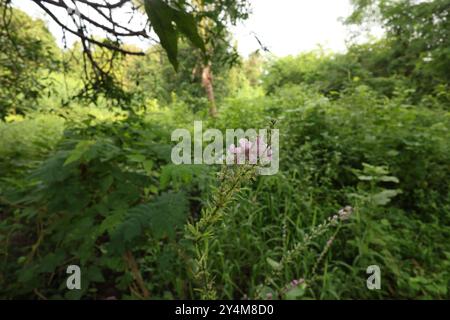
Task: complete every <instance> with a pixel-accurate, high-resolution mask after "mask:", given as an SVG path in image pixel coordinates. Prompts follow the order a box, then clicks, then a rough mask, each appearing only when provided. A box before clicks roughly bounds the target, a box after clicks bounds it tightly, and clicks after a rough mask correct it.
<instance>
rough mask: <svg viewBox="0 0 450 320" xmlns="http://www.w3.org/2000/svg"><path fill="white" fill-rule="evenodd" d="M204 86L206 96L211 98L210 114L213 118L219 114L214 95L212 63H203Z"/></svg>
mask: <svg viewBox="0 0 450 320" xmlns="http://www.w3.org/2000/svg"><path fill="white" fill-rule="evenodd" d="M202 86H203V88H204V89H205V91H206V96H207V97H208V100H209V115H210V116H211V117H213V118H215V117H216V116H217V107H216V99H215V97H214V86H213V76H212V71H211V64H210V63H208V64H206V65H203V68H202Z"/></svg>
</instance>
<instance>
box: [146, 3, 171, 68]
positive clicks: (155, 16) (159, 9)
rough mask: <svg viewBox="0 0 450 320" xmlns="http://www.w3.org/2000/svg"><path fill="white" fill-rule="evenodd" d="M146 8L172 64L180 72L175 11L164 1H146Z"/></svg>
mask: <svg viewBox="0 0 450 320" xmlns="http://www.w3.org/2000/svg"><path fill="white" fill-rule="evenodd" d="M144 6H145V11H146V12H147V15H148V18H149V20H150V23H151V25H152V27H153V30H155V33H156V34H157V35H158V38H159V41H160V42H161V46H162V47H163V48H164V50H165V51H166V53H167V57H168V58H169V61H170V63H171V64H172V66H173V67H174V68H175V70H178V60H177V54H178V34H177V31H176V30H175V27H174V25H173V18H174V12H173V9H172V8H171V7H170V6H168V5H167V4H166V3H165V2H163V1H162V0H145V2H144Z"/></svg>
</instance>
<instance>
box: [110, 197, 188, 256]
mask: <svg viewBox="0 0 450 320" xmlns="http://www.w3.org/2000/svg"><path fill="white" fill-rule="evenodd" d="M187 212H188V201H187V199H186V196H185V194H184V193H182V192H179V193H163V194H161V195H160V196H158V197H156V198H155V200H154V201H153V202H150V203H143V204H140V205H137V206H135V207H133V208H131V209H129V210H128V212H127V214H126V217H125V219H124V221H123V222H122V223H121V224H120V225H119V226H118V227H117V229H116V230H115V231H114V232H113V234H112V236H111V246H112V250H119V251H123V250H124V249H125V247H131V246H132V245H133V243H134V242H135V241H137V240H138V239H139V238H140V237H142V236H143V235H144V233H145V232H146V231H151V234H152V236H155V237H157V238H162V237H164V236H169V237H172V238H173V237H174V236H175V231H176V229H177V227H178V226H181V225H182V224H183V223H184V222H185V220H186V214H187Z"/></svg>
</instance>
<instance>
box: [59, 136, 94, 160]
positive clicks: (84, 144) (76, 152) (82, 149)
mask: <svg viewBox="0 0 450 320" xmlns="http://www.w3.org/2000/svg"><path fill="white" fill-rule="evenodd" d="M94 143H95V141H92V140H83V141H80V142H78V144H77V145H76V147H75V149H73V150H72V152H70V154H69V156H68V157H67V159H66V161H64V165H65V166H66V165H68V164H70V163H72V162H75V161H78V160H80V159H81V157H82V156H83V155H84V154H85V153H86V152H87V151H88V150H89V149H90V148H91V146H92V145H93V144H94Z"/></svg>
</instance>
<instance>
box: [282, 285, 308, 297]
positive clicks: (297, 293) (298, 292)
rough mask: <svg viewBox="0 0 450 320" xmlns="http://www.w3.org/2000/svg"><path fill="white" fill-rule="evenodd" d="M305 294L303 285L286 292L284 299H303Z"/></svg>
mask: <svg viewBox="0 0 450 320" xmlns="http://www.w3.org/2000/svg"><path fill="white" fill-rule="evenodd" d="M304 294H305V287H304V285H298V286H296V287H295V288H292V289H291V290H289V291H288V292H286V295H285V297H286V299H287V300H297V299H298V298H301V297H303V295H304Z"/></svg>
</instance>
